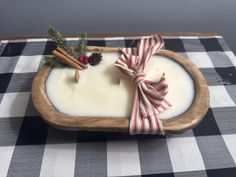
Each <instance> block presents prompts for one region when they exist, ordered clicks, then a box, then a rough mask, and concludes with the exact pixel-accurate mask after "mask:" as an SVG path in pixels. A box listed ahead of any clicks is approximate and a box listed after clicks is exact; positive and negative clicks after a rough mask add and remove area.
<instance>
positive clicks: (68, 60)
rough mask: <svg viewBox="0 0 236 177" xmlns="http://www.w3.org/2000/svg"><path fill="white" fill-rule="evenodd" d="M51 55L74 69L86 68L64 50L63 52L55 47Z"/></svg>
mask: <svg viewBox="0 0 236 177" xmlns="http://www.w3.org/2000/svg"><path fill="white" fill-rule="evenodd" d="M52 54H53V55H54V56H55V57H57V58H58V59H60V60H62V61H64V62H66V63H67V64H68V65H70V66H71V67H73V68H75V69H78V70H82V69H85V68H87V66H86V65H84V64H83V63H81V62H79V61H78V60H76V59H75V58H74V57H73V56H71V55H70V54H68V53H67V52H66V51H65V50H63V49H62V48H60V47H57V48H56V49H55V50H53V51H52Z"/></svg>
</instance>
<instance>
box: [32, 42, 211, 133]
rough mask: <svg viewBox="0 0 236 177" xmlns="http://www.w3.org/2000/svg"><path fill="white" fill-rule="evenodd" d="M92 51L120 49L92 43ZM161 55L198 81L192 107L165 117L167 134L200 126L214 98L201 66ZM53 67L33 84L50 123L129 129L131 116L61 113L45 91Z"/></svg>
mask: <svg viewBox="0 0 236 177" xmlns="http://www.w3.org/2000/svg"><path fill="white" fill-rule="evenodd" d="M88 50H89V51H99V52H119V49H118V48H109V47H96V46H89V47H88ZM158 55H160V56H164V57H168V58H170V59H172V60H174V61H176V62H177V63H179V64H180V65H181V66H182V67H183V68H185V69H186V71H187V72H188V73H189V74H190V75H191V77H192V78H193V81H194V84H195V98H194V101H193V103H192V105H191V107H190V108H189V109H188V110H187V111H186V112H185V113H183V114H181V115H180V116H177V117H173V118H171V119H168V120H163V128H164V131H165V132H166V133H181V132H184V131H186V130H188V129H191V128H193V127H195V126H197V125H198V124H199V123H200V122H201V120H202V119H203V118H204V116H205V114H206V112H207V110H208V107H209V99H210V97H209V91H208V87H207V83H206V80H205V78H204V77H203V75H202V73H201V72H200V71H199V69H198V68H197V67H196V66H195V65H194V64H192V63H191V62H190V61H189V60H188V59H186V58H185V57H183V56H181V55H178V54H176V53H175V52H172V51H168V50H161V51H160V52H159V53H158ZM50 70H51V67H50V66H48V65H44V66H43V67H42V68H41V69H40V70H39V71H38V73H37V74H36V76H35V78H34V81H33V85H32V100H33V104H34V106H35V108H36V109H37V111H38V112H39V113H40V115H41V117H42V118H43V119H44V120H45V121H46V122H48V123H49V124H51V125H52V126H54V127H57V128H59V129H64V130H90V131H112V132H128V131H129V117H126V118H109V117H75V116H70V115H66V114H63V113H60V112H58V111H57V110H56V109H55V107H54V106H53V105H52V104H51V102H50V100H49V99H48V97H47V93H46V90H45V82H46V79H47V77H48V75H49V74H50Z"/></svg>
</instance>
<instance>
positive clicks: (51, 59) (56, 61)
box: [44, 56, 69, 68]
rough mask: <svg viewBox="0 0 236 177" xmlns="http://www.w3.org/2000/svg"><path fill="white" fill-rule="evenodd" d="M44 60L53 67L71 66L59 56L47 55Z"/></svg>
mask: <svg viewBox="0 0 236 177" xmlns="http://www.w3.org/2000/svg"><path fill="white" fill-rule="evenodd" d="M44 61H45V63H46V64H50V65H51V66H52V67H55V68H63V67H69V65H68V64H67V63H65V62H63V61H62V60H60V59H58V58H57V57H54V56H52V57H50V56H45V57H44Z"/></svg>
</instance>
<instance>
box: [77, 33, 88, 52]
mask: <svg viewBox="0 0 236 177" xmlns="http://www.w3.org/2000/svg"><path fill="white" fill-rule="evenodd" d="M87 43H88V41H87V34H86V33H81V34H80V40H79V42H78V44H77V47H76V49H75V51H76V52H77V54H78V57H84V56H85V55H86V53H87Z"/></svg>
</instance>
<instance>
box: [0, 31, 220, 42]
mask: <svg viewBox="0 0 236 177" xmlns="http://www.w3.org/2000/svg"><path fill="white" fill-rule="evenodd" d="M154 33H157V32H152V33H150V32H149V33H145V32H143V33H113V34H88V37H94V38H96V37H97V38H104V37H121V36H122V37H130V36H148V35H152V34H154ZM160 33H161V35H162V36H218V35H220V34H219V33H217V32H160ZM63 36H64V37H79V34H73V35H71V34H65V35H63ZM37 38H49V36H48V35H15V36H7V35H6V36H0V40H14V39H37Z"/></svg>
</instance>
